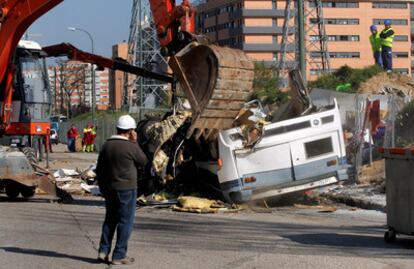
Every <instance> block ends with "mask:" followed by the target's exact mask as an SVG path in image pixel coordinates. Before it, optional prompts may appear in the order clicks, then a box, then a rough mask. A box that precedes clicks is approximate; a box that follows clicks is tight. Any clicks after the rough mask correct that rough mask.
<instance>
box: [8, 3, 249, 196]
mask: <svg viewBox="0 0 414 269" xmlns="http://www.w3.org/2000/svg"><path fill="white" fill-rule="evenodd" d="M61 2H63V0H0V98H1V100H0V101H1V103H2V106H1V110H0V134H1V135H15V134H24V135H29V136H32V135H44V136H45V137H46V138H48V135H47V134H48V132H49V130H50V126H49V124H48V123H47V122H40V121H36V120H35V119H34V118H33V114H34V111H31V110H30V109H27V108H28V107H30V98H24V97H23V96H24V95H25V93H26V92H27V89H28V86H27V84H29V83H27V81H28V80H29V79H30V78H31V79H33V77H32V76H31V75H33V74H34V73H33V72H32V71H33V70H31V69H30V68H28V69H29V70H24V69H23V68H21V62H20V61H19V59H20V58H21V57H34V58H36V59H40V58H42V57H44V55H43V54H42V52H36V53H34V50H30V49H26V50H25V51H24V53H23V54H24V55H22V54H20V53H19V52H18V51H19V50H18V44H19V41H20V39H21V37H22V36H23V34H24V32H25V31H26V30H27V29H28V28H29V26H30V25H31V24H32V23H33V22H34V21H35V20H36V19H38V18H39V17H41V16H42V15H43V14H45V13H47V12H48V11H49V10H51V9H53V8H54V7H55V6H57V5H58V4H60V3H61ZM149 2H150V5H151V10H152V13H153V18H154V22H155V25H156V29H157V35H158V38H159V41H160V45H161V52H162V54H163V55H164V56H165V57H168V58H169V66H170V67H171V69H172V70H173V74H172V75H169V74H157V73H153V72H150V71H148V70H145V69H142V68H138V67H135V66H132V65H130V64H128V63H126V62H124V61H121V60H119V59H118V60H117V59H115V60H112V59H107V58H104V57H100V56H97V55H93V54H88V53H86V52H82V51H79V50H77V49H76V48H75V47H73V46H71V45H70V44H60V45H54V46H50V47H46V48H43V49H42V51H43V52H46V53H47V54H48V56H60V55H67V56H69V58H72V59H77V60H81V61H84V62H89V63H93V64H96V65H97V66H98V67H101V68H104V67H106V68H112V69H115V70H122V71H125V72H130V73H134V74H136V75H139V76H146V77H151V78H154V79H158V80H161V81H165V82H168V83H172V84H175V83H173V82H175V81H178V82H179V84H180V86H181V88H182V90H183V92H184V94H185V95H186V98H187V99H188V100H189V102H190V105H191V110H192V124H191V128H189V130H188V134H187V135H188V136H191V134H192V133H193V132H194V131H195V130H198V133H200V132H201V133H203V132H205V133H212V130H216V129H224V128H229V127H231V125H232V122H233V119H234V118H235V117H236V115H237V114H238V112H239V110H240V108H241V107H243V104H244V101H245V99H246V98H247V97H248V96H249V95H250V94H251V92H252V82H253V63H252V62H251V60H249V59H248V58H247V56H246V55H245V54H244V52H243V51H241V50H236V49H231V48H228V47H219V46H216V45H213V44H211V43H210V42H209V41H208V39H207V38H206V37H204V36H202V35H195V34H194V28H195V22H194V17H195V14H196V13H195V9H194V7H192V6H191V5H190V3H189V2H188V0H184V1H183V2H182V3H181V4H180V5H176V3H175V2H174V0H171V1H163V0H150V1H149ZM25 71H26V72H29V73H30V72H31V75H27V74H23V72H25ZM38 86H39V85H38V84H36V87H34V86H33V87H31V88H30V89H31V90H34V91H35V90H36V89H37V88H39V87H38ZM17 101H18V102H17ZM17 112H19V113H20V116H18V117H17V120H13V121H11V118H12V115H13V114H16V113H17ZM22 115H23V116H24V117H22ZM22 118H25V119H26V120H22ZM46 144H47V143H46ZM23 159H24V155H23V154H22V153H20V154H19V152H17V151H16V150H12V149H10V148H6V147H2V148H1V149H0V182H1V181H3V183H4V184H3V185H5V188H6V193H7V194H8V195H9V196H11V197H16V196H17V195H18V194H19V193H21V194H22V195H23V196H25V197H28V196H30V195H33V190H34V188H35V187H39V188H43V189H44V190H46V191H48V192H52V193H53V190H52V189H53V188H52V187H51V184H52V183H53V182H50V178H45V177H38V176H36V175H35V174H34V173H33V170H32V169H31V165H30V162H28V161H27V160H26V161H24V160H23ZM22 167H24V169H21V168H22Z"/></svg>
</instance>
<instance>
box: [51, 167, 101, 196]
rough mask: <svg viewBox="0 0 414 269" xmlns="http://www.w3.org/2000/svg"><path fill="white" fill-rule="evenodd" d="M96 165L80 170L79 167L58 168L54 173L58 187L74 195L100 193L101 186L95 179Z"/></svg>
mask: <svg viewBox="0 0 414 269" xmlns="http://www.w3.org/2000/svg"><path fill="white" fill-rule="evenodd" d="M95 168H96V167H95V165H91V166H90V167H88V168H87V169H85V170H83V171H80V170H79V169H76V170H73V169H63V168H62V169H58V170H57V171H55V172H54V173H53V176H54V178H55V181H56V185H57V187H58V188H60V189H62V190H64V191H66V192H68V193H69V194H74V195H85V194H92V195H100V194H101V192H100V191H99V187H98V185H97V182H96V180H95V178H96V174H95V172H94V170H95Z"/></svg>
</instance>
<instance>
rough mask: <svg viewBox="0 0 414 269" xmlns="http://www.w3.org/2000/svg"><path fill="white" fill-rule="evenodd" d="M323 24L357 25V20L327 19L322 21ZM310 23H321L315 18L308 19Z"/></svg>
mask: <svg viewBox="0 0 414 269" xmlns="http://www.w3.org/2000/svg"><path fill="white" fill-rule="evenodd" d="M324 22H325V24H340V25H357V24H359V19H333V18H329V19H328V18H327V19H324ZM310 23H312V24H319V23H321V22H320V21H319V20H318V19H317V18H310Z"/></svg>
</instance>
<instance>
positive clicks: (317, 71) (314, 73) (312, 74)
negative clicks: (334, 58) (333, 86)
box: [310, 68, 337, 76]
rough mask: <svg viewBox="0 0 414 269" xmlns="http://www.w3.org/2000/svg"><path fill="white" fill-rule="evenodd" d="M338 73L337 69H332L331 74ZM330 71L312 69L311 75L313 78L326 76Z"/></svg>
mask: <svg viewBox="0 0 414 269" xmlns="http://www.w3.org/2000/svg"><path fill="white" fill-rule="evenodd" d="M335 71H337V69H332V68H331V72H335ZM327 72H328V71H327V70H323V69H311V70H310V75H311V76H319V75H323V74H326V73H327Z"/></svg>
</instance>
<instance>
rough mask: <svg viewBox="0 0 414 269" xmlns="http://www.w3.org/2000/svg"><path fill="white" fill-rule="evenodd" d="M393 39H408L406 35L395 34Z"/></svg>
mask: <svg viewBox="0 0 414 269" xmlns="http://www.w3.org/2000/svg"><path fill="white" fill-rule="evenodd" d="M394 41H403V42H404V41H408V36H406V35H396V36H394Z"/></svg>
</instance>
